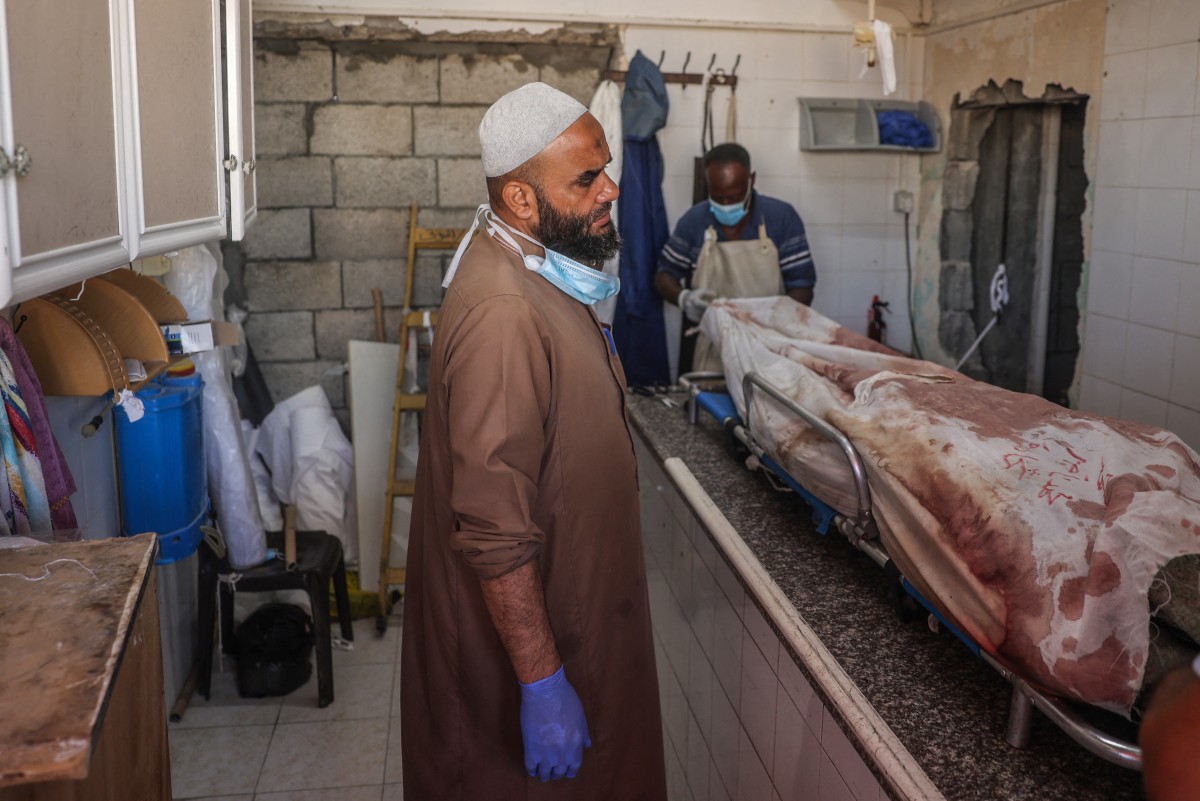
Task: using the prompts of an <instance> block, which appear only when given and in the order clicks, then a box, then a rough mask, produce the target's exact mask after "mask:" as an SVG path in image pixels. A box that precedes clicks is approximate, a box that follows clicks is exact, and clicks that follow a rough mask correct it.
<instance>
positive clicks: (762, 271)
mask: <svg viewBox="0 0 1200 801" xmlns="http://www.w3.org/2000/svg"><path fill="white" fill-rule="evenodd" d="M704 175H705V178H706V181H707V184H708V201H707V202H705V203H698V204H697V205H695V206H693V207H692V208H691V209H689V210H688V211H687V212H686V213H684V215H683V216H682V217H681V218H680V219H679V222H678V223H677V224H676V226H675V232H674V233H673V234H672V235H671V238H670V239H669V240H667V244H666V245H665V246H664V247H663V250H662V254H661V255H660V256H659V259H658V271H657V272H656V274H655V276H654V286H655V288H656V289H658V292H659V294H660V295H662V296H663V298H665V299H666V300H667V301H668V302H670V303H674V304H675V305H677V306H679V308H680V309H681V310H682V311H683V314H684V317H686V318H687V320H689V321H691V322H693V323H695V322H699V321H700V317H701V316H702V315H703V314H704V310H705V309H706V308H708V305H709V304H710V303H711V302H712V301H713V300H714V299H715V298H753V297H764V296H771V295H781V294H785V293H786V294H787V295H788V296H789V297H791V298H793V299H794V300H796V301H798V302H800V303H803V304H805V305H808V304H811V303H812V299H813V287H814V286H815V285H816V283H817V273H816V269H815V268H814V267H813V260H812V254H811V253H810V252H809V248H808V238H807V237H806V236H805V233H804V223H803V222H801V220H800V215H799V214H797V213H796V210H795V209H794V208H792V207H791V205H789V204H788V203H785V202H784V201H782V200H777V199H775V198H772V197H767V196H766V195H760V194H759V193H758V192H756V191H755V190H754V173H753V172H752V171H751V169H750V154H749V153H748V152H747V151H746V148H744V147H742V146H741V145H738V144H733V143H727V144H723V145H717V146H716V147H714V148H713V149H712V150H710V151H708V153H706V154H705V155H704ZM686 327H688V326H687V325H686V324H685V328H686ZM698 339H699V341H697V342H696V346H695V356H694V358H693V359H692V360H691V365H690V366H689V365H688V364H687V363H686V361H685V359H684V358H683V357H684V356H686V350H687V349H686V348H683V349H681V360H680V361H681V363H680V372H686V371H687V370H688V369H694V370H720V369H721V362H720V359H719V358H718V356H717V354H716V353H715V351H714V349H713V348H712V347H711V344H710V343H709V342H708V341H707V340H706V339H704V338H703V335H699V337H698Z"/></svg>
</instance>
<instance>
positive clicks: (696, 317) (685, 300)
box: [679, 287, 717, 323]
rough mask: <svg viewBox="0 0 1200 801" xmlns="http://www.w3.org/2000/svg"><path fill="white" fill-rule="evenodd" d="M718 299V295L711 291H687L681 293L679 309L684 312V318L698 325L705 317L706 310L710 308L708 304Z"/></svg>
mask: <svg viewBox="0 0 1200 801" xmlns="http://www.w3.org/2000/svg"><path fill="white" fill-rule="evenodd" d="M716 297H717V293H716V292H713V291H712V290H711V289H704V288H702V287H696V288H695V289H685V290H683V291H681V292H680V293H679V308H680V309H682V310H683V316H684V317H687V318H688V319H689V320H691V321H692V322H693V323H698V322H700V318H701V317H703V316H704V310H705V309H707V308H708V304H710V303H712V302H713V301H714V300H716Z"/></svg>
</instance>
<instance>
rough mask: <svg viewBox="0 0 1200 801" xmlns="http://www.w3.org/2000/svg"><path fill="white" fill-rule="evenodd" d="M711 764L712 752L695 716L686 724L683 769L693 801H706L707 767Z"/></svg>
mask: <svg viewBox="0 0 1200 801" xmlns="http://www.w3.org/2000/svg"><path fill="white" fill-rule="evenodd" d="M711 764H712V754H711V753H710V752H709V750H708V743H707V742H706V741H705V739H704V737H703V736H702V735H701V733H700V727H699V725H698V724H697V723H696V719H695V718H691V719H690V721H689V724H688V750H687V759H686V760H685V761H684V764H683V770H684V774H685V775H686V777H687V785H688V791H689V792H690V793H691V796H692V798H693V799H694V801H708V768H709V765H711Z"/></svg>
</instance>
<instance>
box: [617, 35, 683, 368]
mask: <svg viewBox="0 0 1200 801" xmlns="http://www.w3.org/2000/svg"><path fill="white" fill-rule="evenodd" d="M668 109H669V103H668V100H667V87H666V83H665V82H664V81H663V77H662V73H661V72H660V71H659V69H658V67H657V66H655V64H654V62H652V61H651V60H650V59H648V58H646V57H645V56H643V55H642V53H641V51H638V53H637V55H635V56H634V57H633V59H632V60H631V61H630V63H629V72H628V74H627V75H626V77H625V94H624V96H623V97H622V98H621V125H622V130H623V131H624V134H625V142H624V155H623V167H622V170H621V199H620V204H621V212H620V215H619V227H620V231H621V238H622V239H623V240H624V244H623V245H622V246H621V266H620V272H619V275H620V277H621V293H620V294H619V295H618V296H617V311H616V315H615V316H614V318H613V339H614V341H615V342H616V346H617V352H618V353H619V354H620V356H621V361H622V362H623V363H624V366H625V377H626V379H627V380H628V382H629V384H630V385H631V386H639V385H640V386H648V385H653V384H660V383H661V384H666V383H669V382H670V380H671V369H670V363H669V361H668V358H667V336H666V330H665V329H664V327H663V310H662V298H661V297H659V294H658V292H657V291H656V290H655V289H654V273H655V269H656V265H657V262H658V254H659V253H660V252H661V251H662V248H663V245H664V244H665V243H666V241H667V237H668V236H669V235H670V228H669V226H668V223H667V209H666V205H665V204H664V202H663V194H662V181H663V158H662V150H661V149H660V148H659V146H658V139H657V138H656V137H655V133H657V131H658V129H659V128H662V127H663V126H664V125H666V121H667V111H668Z"/></svg>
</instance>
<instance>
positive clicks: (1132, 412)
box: [1121, 389, 1167, 428]
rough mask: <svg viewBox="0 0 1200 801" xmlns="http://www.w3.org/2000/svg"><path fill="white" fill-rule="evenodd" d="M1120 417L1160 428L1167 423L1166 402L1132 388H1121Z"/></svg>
mask: <svg viewBox="0 0 1200 801" xmlns="http://www.w3.org/2000/svg"><path fill="white" fill-rule="evenodd" d="M1121 418H1122V419H1124V420H1132V421H1133V422H1135V423H1142V424H1144V425H1148V426H1158V427H1159V428H1162V427H1164V426H1166V424H1167V402H1166V401H1164V400H1160V399H1158V398H1152V397H1150V396H1149V395H1143V394H1142V393H1141V392H1134V391H1133V390H1132V389H1123V390H1121Z"/></svg>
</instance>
